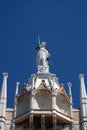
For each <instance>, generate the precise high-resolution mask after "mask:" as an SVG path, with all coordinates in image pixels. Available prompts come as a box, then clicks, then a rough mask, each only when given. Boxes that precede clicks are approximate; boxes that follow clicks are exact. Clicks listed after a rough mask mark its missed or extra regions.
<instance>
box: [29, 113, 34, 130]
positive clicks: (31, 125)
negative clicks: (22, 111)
mask: <svg viewBox="0 0 87 130" xmlns="http://www.w3.org/2000/svg"><path fill="white" fill-rule="evenodd" d="M33 118H34V116H33V114H32V115H30V122H29V124H30V129H29V130H33V122H34V120H33Z"/></svg>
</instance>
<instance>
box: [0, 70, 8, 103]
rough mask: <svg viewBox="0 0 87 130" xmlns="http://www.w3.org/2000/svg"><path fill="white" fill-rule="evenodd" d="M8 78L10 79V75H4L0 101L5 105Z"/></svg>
mask: <svg viewBox="0 0 87 130" xmlns="http://www.w3.org/2000/svg"><path fill="white" fill-rule="evenodd" d="M7 78H8V73H3V83H2V89H1V94H0V101H1V102H3V103H5V105H6V100H7Z"/></svg>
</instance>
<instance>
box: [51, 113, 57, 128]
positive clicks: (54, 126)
mask: <svg viewBox="0 0 87 130" xmlns="http://www.w3.org/2000/svg"><path fill="white" fill-rule="evenodd" d="M52 118H53V119H52V122H53V129H52V130H57V118H56V115H53V117H52Z"/></svg>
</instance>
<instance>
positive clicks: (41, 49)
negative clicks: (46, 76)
mask: <svg viewBox="0 0 87 130" xmlns="http://www.w3.org/2000/svg"><path fill="white" fill-rule="evenodd" d="M45 47H46V42H42V43H41V44H38V46H37V48H36V50H37V59H36V62H37V65H38V66H48V60H49V57H50V54H49V52H48V51H47V50H46V49H45Z"/></svg>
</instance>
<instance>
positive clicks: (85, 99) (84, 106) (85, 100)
mask: <svg viewBox="0 0 87 130" xmlns="http://www.w3.org/2000/svg"><path fill="white" fill-rule="evenodd" d="M79 79H80V106H81V124H82V125H81V126H82V130H87V95H86V87H85V82H84V74H80V75H79Z"/></svg>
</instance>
